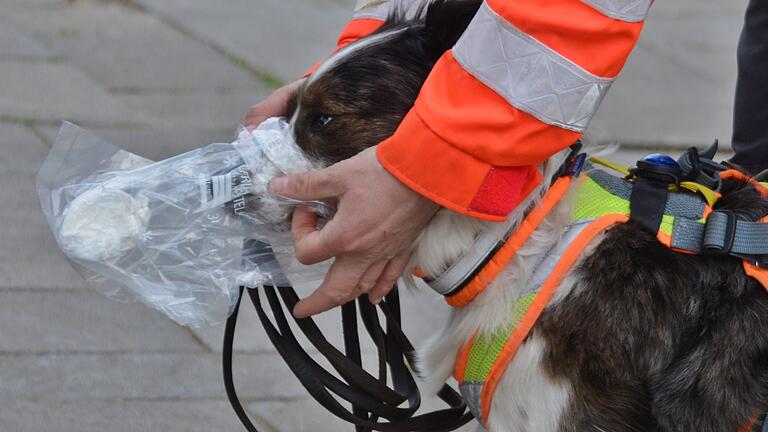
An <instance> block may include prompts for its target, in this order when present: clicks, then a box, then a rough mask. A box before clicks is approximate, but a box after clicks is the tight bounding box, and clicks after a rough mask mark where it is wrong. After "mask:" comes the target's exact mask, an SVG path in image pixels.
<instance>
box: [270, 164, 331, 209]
mask: <svg viewBox="0 0 768 432" xmlns="http://www.w3.org/2000/svg"><path fill="white" fill-rule="evenodd" d="M269 189H270V191H271V192H272V193H273V194H275V195H278V196H281V197H285V198H292V199H295V200H304V201H311V200H321V199H324V198H335V197H337V196H339V195H341V194H342V193H343V192H344V182H343V180H342V179H341V178H340V176H338V175H337V173H336V170H335V169H334V167H333V166H331V167H328V168H325V169H321V170H317V171H307V172H303V173H299V174H293V175H288V176H283V177H278V178H276V179H274V180H272V182H270V184H269Z"/></svg>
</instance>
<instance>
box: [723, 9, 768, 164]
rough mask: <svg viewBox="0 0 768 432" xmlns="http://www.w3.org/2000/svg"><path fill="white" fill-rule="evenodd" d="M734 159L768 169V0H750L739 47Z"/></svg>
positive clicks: (734, 160) (734, 123)
mask: <svg viewBox="0 0 768 432" xmlns="http://www.w3.org/2000/svg"><path fill="white" fill-rule="evenodd" d="M738 65H739V77H738V82H737V84H736V105H735V107H734V121H733V150H734V151H735V152H736V155H735V156H734V157H733V159H732V161H733V162H734V163H736V164H738V165H740V166H742V167H744V168H746V169H748V170H749V171H751V172H752V173H753V174H756V173H757V172H759V171H761V170H764V169H766V168H768V0H750V2H749V8H748V9H747V17H746V20H745V23H744V30H742V33H741V39H740V40H739V49H738Z"/></svg>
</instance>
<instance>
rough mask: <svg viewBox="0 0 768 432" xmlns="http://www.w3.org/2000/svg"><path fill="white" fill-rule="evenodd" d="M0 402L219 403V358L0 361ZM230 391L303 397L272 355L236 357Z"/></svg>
mask: <svg viewBox="0 0 768 432" xmlns="http://www.w3.org/2000/svg"><path fill="white" fill-rule="evenodd" d="M0 365H2V366H1V367H0V400H3V399H13V398H19V399H30V400H45V401H78V400H92V401H97V400H140V399H144V400H168V399H223V398H225V397H226V393H225V392H224V384H223V381H222V378H221V355H220V354H218V353H195V354H168V353H163V354H60V355H57V354H54V355H6V356H0ZM234 365H235V368H234V373H235V385H236V388H237V392H238V395H239V396H240V397H241V398H242V399H243V400H250V401H255V400H282V399H292V398H293V399H296V398H303V397H306V391H305V390H304V388H303V387H302V386H301V385H300V384H299V382H298V381H297V380H295V379H292V378H291V377H289V375H290V371H289V369H288V366H286V365H285V363H283V361H282V359H281V358H279V357H278V356H277V355H276V354H260V355H252V354H242V353H241V354H238V355H237V356H236V358H235V361H234Z"/></svg>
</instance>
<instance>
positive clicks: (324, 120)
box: [312, 115, 333, 129]
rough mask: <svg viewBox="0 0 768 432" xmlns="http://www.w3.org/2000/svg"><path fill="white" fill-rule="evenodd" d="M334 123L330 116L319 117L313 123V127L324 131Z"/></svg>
mask: <svg viewBox="0 0 768 432" xmlns="http://www.w3.org/2000/svg"><path fill="white" fill-rule="evenodd" d="M332 121H333V117H331V116H329V115H319V116H317V117H315V120H314V121H313V122H312V126H313V127H314V128H315V129H323V128H324V127H326V126H328V125H329V124H331V122H332Z"/></svg>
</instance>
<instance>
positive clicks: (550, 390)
mask: <svg viewBox="0 0 768 432" xmlns="http://www.w3.org/2000/svg"><path fill="white" fill-rule="evenodd" d="M545 353H546V342H545V340H544V339H543V338H542V337H540V336H539V335H537V334H536V333H534V334H532V335H531V337H530V338H529V339H528V341H527V342H525V344H523V345H522V346H521V347H520V350H519V351H518V353H517V355H515V358H514V360H512V362H511V363H510V364H509V367H508V368H507V370H506V372H505V373H504V375H503V377H502V378H501V382H500V383H499V385H498V387H497V388H496V394H495V396H494V398H493V404H492V406H491V414H490V418H489V421H488V430H489V431H490V432H506V431H516V432H518V431H519V432H558V431H559V430H560V422H561V418H562V415H563V412H564V411H565V409H566V408H567V406H568V404H569V402H570V399H571V393H572V386H571V384H570V383H569V382H568V381H567V380H566V379H565V378H564V377H563V378H554V377H552V376H551V375H550V374H549V373H548V372H547V371H546V370H545V369H544V367H543V365H542V359H543V357H544V355H545Z"/></svg>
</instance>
